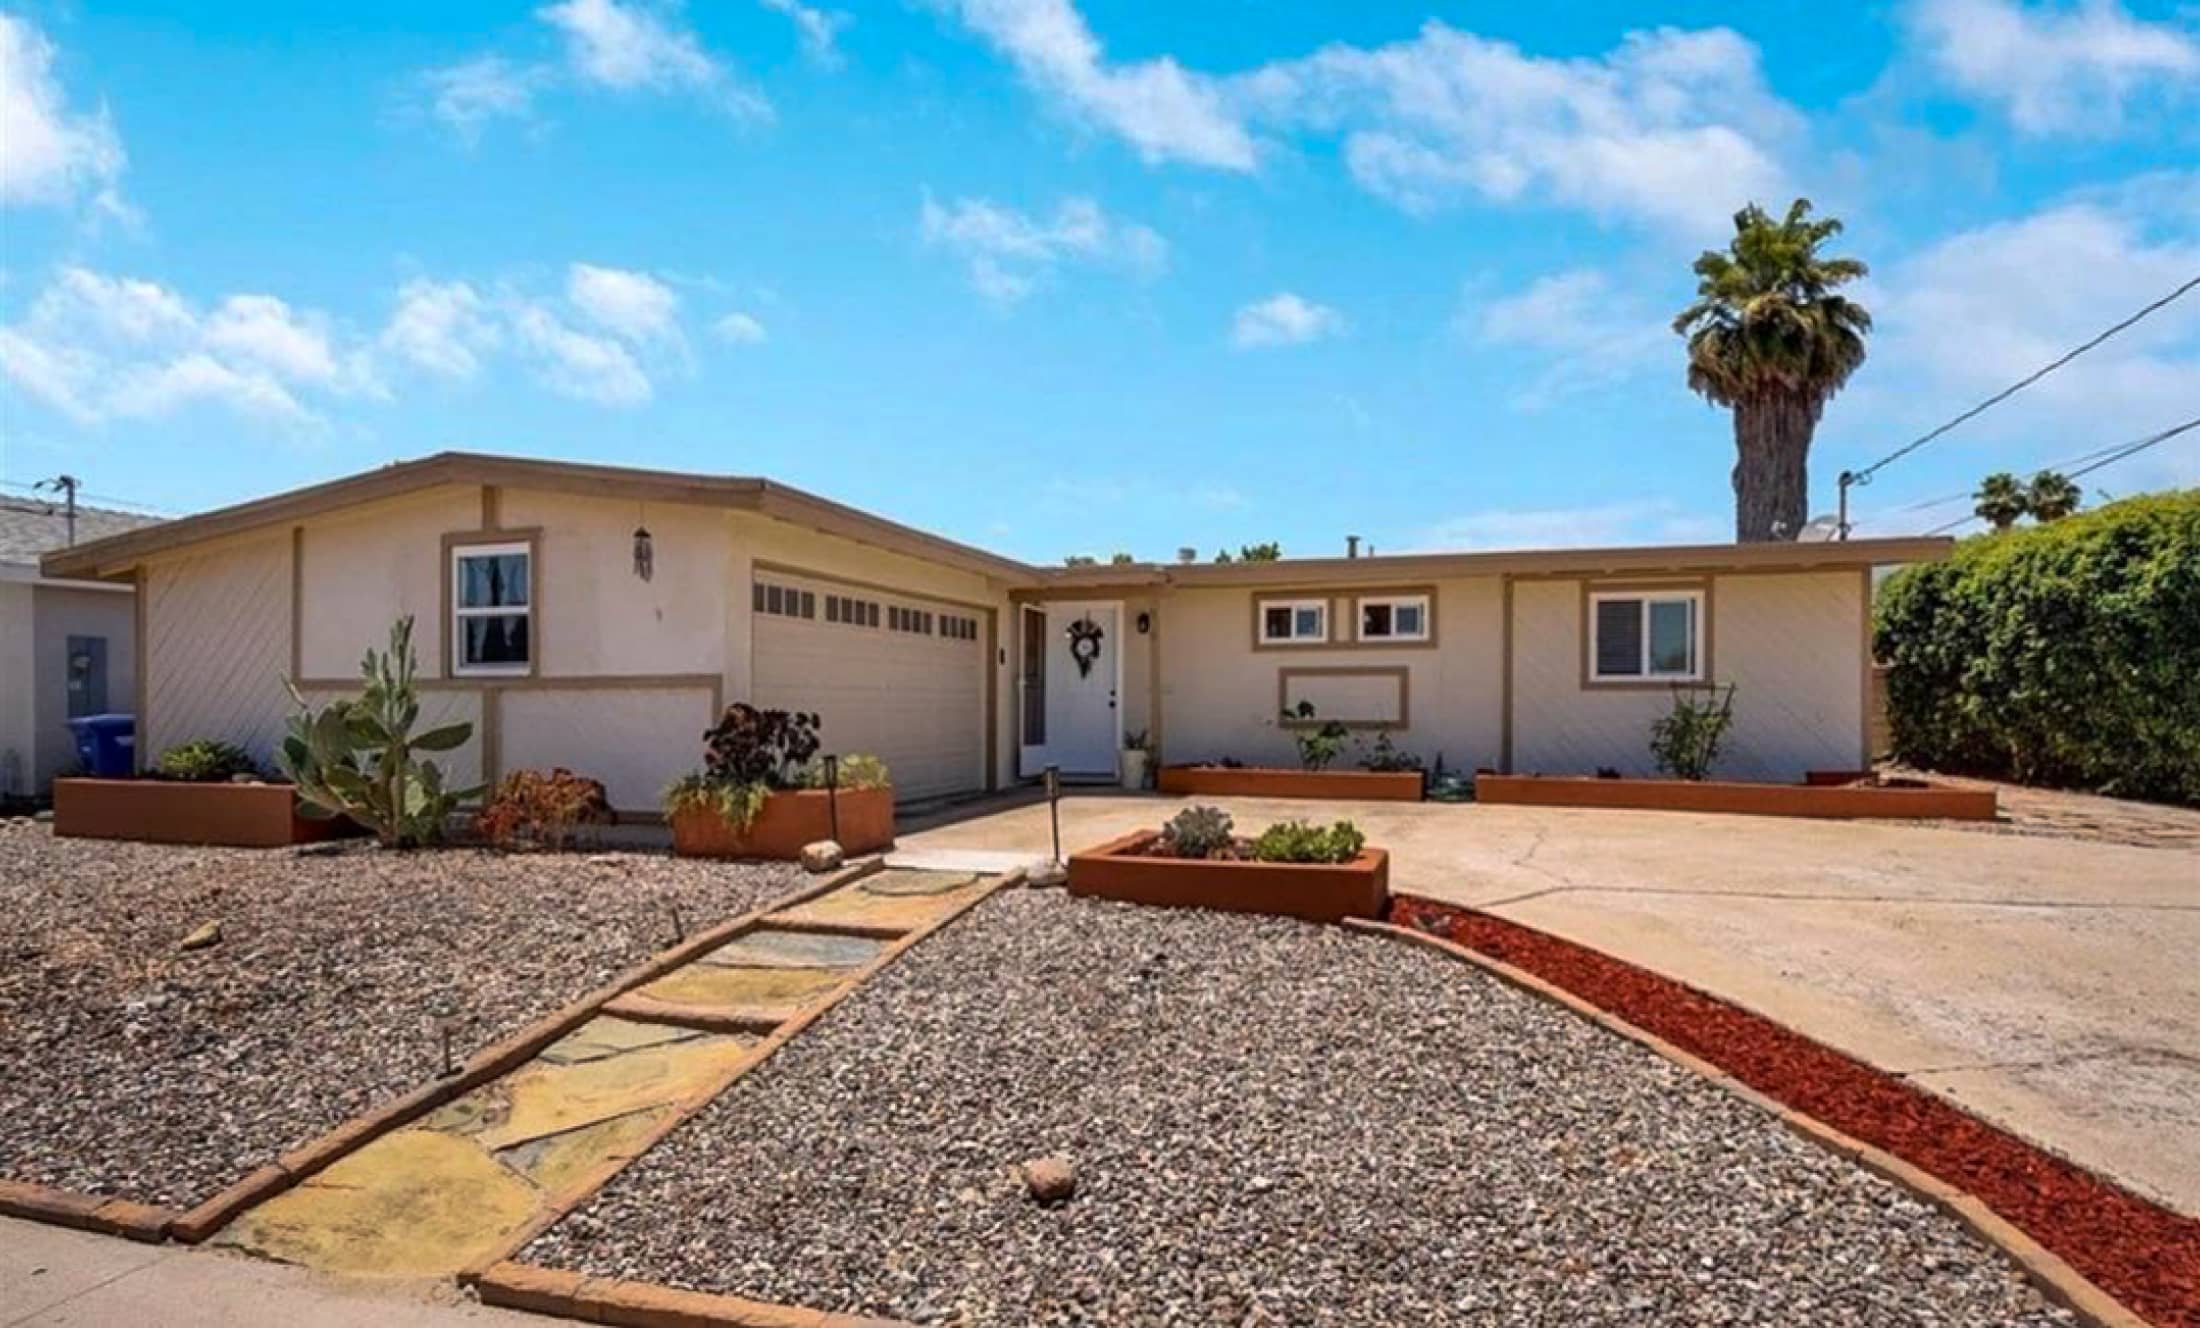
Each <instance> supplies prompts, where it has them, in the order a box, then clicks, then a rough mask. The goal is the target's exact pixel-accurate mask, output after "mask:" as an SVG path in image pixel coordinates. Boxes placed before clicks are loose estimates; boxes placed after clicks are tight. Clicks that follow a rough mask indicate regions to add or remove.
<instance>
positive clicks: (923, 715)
mask: <svg viewBox="0 0 2200 1328" xmlns="http://www.w3.org/2000/svg"><path fill="white" fill-rule="evenodd" d="M751 607H752V610H753V614H754V621H755V652H756V653H755V668H756V688H755V694H756V704H757V705H759V706H763V707H765V708H767V709H784V710H814V711H816V712H817V714H818V716H819V717H820V719H821V720H822V722H823V723H822V730H821V731H822V734H823V737H824V742H825V747H824V750H826V751H828V752H871V753H874V754H876V755H877V756H879V757H881V758H883V759H884V760H885V762H886V765H887V768H888V769H889V770H891V771H892V772H893V778H894V791H895V795H896V797H898V798H899V799H901V800H903V801H907V800H910V799H914V798H932V797H939V796H941V795H943V794H949V793H967V792H970V791H972V790H976V789H982V788H983V787H985V663H986V660H985V639H984V638H985V622H984V619H983V617H982V616H981V615H980V614H979V613H978V612H977V611H976V610H974V609H969V608H965V607H962V606H960V605H955V604H943V603H940V602H938V601H934V600H926V599H920V598H916V597H913V596H906V595H890V594H886V593H883V592H881V591H876V590H869V589H864V588H860V587H855V586H845V585H840V584H837V583H835V582H831V581H819V580H810V579H807V578H803V577H793V576H782V575H779V574H777V573H772V572H761V571H760V572H758V573H757V574H756V584H755V586H754V589H753V593H752V599H751Z"/></svg>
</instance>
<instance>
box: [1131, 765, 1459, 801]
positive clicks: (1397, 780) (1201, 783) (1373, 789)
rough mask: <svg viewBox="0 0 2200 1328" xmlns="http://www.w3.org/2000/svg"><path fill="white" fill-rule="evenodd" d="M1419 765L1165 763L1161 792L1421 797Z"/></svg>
mask: <svg viewBox="0 0 2200 1328" xmlns="http://www.w3.org/2000/svg"><path fill="white" fill-rule="evenodd" d="M1425 782H1426V781H1425V780H1424V779H1423V777H1422V775H1421V773H1420V772H1419V771H1416V770H1406V771H1398V772H1388V773H1382V774H1378V773H1376V772H1375V771H1372V770H1280V769H1275V768H1271V767H1256V766H1240V767H1230V766H1216V765H1165V766H1163V767H1161V791H1162V792H1163V793H1174V794H1178V795H1180V796H1196V797H1230V796H1236V797H1241V798H1325V799H1328V800H1330V801H1332V802H1419V801H1420V800H1421V792H1422V786H1423V784H1424V783H1425Z"/></svg>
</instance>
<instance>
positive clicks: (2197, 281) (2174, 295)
mask: <svg viewBox="0 0 2200 1328" xmlns="http://www.w3.org/2000/svg"><path fill="white" fill-rule="evenodd" d="M2196 287H2200V277H2194V278H2193V279H2192V280H2190V281H2188V282H2186V283H2185V284H2184V285H2182V286H2179V287H2178V288H2177V289H2176V290H2173V291H2171V292H2170V293H2169V294H2167V295H2165V296H2163V297H2162V298H2161V299H2159V300H2156V301H2155V302H2154V303H2152V304H2150V305H2148V306H2146V307H2145V308H2144V309H2141V310H2140V311H2139V312H2137V313H2135V314H2133V315H2132V316H2131V317H2129V318H2126V319H2125V320H2124V321H2122V322H2120V323H2118V324H2116V325H2115V326H2114V327H2112V328H2109V329H2108V330H2107V331H2105V332H2103V333H2101V334H2100V335H2099V336H2097V337H2095V338H2093V339H2092V340H2091V341H2088V342H2086V343H2085V344H2084V345H2082V346H2079V347H2077V348H2076V349H2074V350H2071V351H2069V352H2068V353H2066V354H2064V355H2062V356H2061V357H2059V358H2058V359H2056V360H2054V361H2052V362H2051V363H2049V364H2046V365H2044V366H2042V367H2041V368H2039V369H2036V370H2034V371H2033V372H2032V373H2030V374H2027V375H2026V376H2024V377H2023V378H2020V379H2018V380H2017V381H2016V382H2014V383H2011V384H2010V385H2009V386H2007V387H2005V388H2003V389H2002V390H2001V391H1999V392H1996V393H1995V394H1994V395H1992V396H1990V397H1988V398H1986V399H1985V400H1984V401H1981V402H1979V403H1978V404H1977V405H1975V406H1973V407H1971V408H1970V409H1969V410H1967V411H1964V412H1963V413H1962V414H1961V415H1958V416H1956V417H1955V418H1954V419H1952V420H1950V421H1948V422H1947V423H1946V424H1943V425H1941V426H1940V427H1939V428H1937V429H1934V430H1931V431H1930V432H1928V433H1924V434H1921V435H1919V436H1918V437H1916V438H1913V439H1911V440H1910V441H1909V442H1907V443H1904V444H1903V445H1902V446H1900V447H1898V448H1896V449H1895V450H1894V451H1892V452H1889V453H1888V454H1887V455H1885V456H1883V457H1881V458H1879V460H1877V461H1874V462H1873V463H1871V464H1870V465H1868V466H1866V467H1864V468H1863V469H1862V470H1859V471H1854V472H1851V474H1850V477H1849V479H1850V483H1853V484H1868V483H1870V482H1871V477H1872V475H1873V474H1874V473H1875V472H1877V471H1878V470H1879V469H1880V468H1881V467H1882V466H1885V465H1887V464H1888V463H1889V462H1892V461H1899V460H1900V459H1902V458H1903V457H1906V456H1908V455H1909V454H1910V453H1912V452H1915V451H1916V450H1917V449H1919V448H1921V447H1923V446H1925V444H1927V443H1929V442H1931V441H1933V440H1934V439H1935V438H1938V437H1940V436H1941V435H1942V434H1944V433H1946V432H1948V431H1949V430H1950V429H1953V428H1955V427H1956V426H1957V425H1959V424H1961V423H1963V422H1964V421H1965V420H1968V419H1972V418H1974V417H1976V416H1978V415H1981V414H1983V413H1985V412H1986V411H1987V410H1989V409H1991V408H1992V407H1994V406H1998V405H2000V404H2001V403H2002V402H2004V401H2007V400H2008V399H2009V398H2011V397H2013V396H2015V395H2016V394H2017V393H2019V392H2022V391H2023V390H2024V389H2025V388H2028V387H2030V386H2031V385H2032V384H2034V383H2036V382H2038V381H2040V380H2041V379H2042V378H2045V377H2047V375H2049V374H2051V373H2053V372H2055V371H2056V370H2057V369H2060V368H2062V367H2063V366H2064V365H2066V364H2068V363H2070V362H2071V361H2072V360H2074V359H2077V358H2078V357H2079V356H2080V355H2083V354H2085V353H2086V352H2087V351H2089V350H2091V349H2093V348H2094V347H2095V346H2098V345H2100V344H2101V343H2102V342H2104V341H2106V340H2108V339H2109V338H2110V337H2113V336H2115V335H2116V334H2117V333H2119V332H2121V331H2123V330H2124V329H2125V328H2128V327H2130V326H2131V325H2132V324H2134V323H2136V322H2138V321H2139V320H2140V319H2142V318H2145V317H2146V316H2147V315H2148V314H2151V313H2153V312H2154V311H2155V310H2157V309H2160V308H2162V307H2163V306H2165V305H2167V304H2169V303H2171V302H2172V301H2174V300H2177V299H2179V298H2180V297H2182V296H2184V295H2186V294H2188V293H2189V292H2191V291H2192V290H2193V289H2194V288H2196Z"/></svg>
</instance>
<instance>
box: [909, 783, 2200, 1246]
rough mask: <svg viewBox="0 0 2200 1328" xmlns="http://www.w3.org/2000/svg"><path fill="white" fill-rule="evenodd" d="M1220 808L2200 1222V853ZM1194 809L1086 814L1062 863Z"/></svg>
mask: <svg viewBox="0 0 2200 1328" xmlns="http://www.w3.org/2000/svg"><path fill="white" fill-rule="evenodd" d="M1213 801H1215V802H1217V803H1218V804H1219V805H1221V806H1222V807H1224V808H1225V809H1226V810H1228V811H1229V812H1230V813H1231V814H1232V816H1234V817H1235V818H1236V820H1237V822H1238V824H1239V825H1240V827H1243V828H1248V829H1258V828H1259V827H1261V826H1264V825H1266V824H1268V823H1270V822H1272V821H1275V820H1280V819H1284V818H1287V817H1304V818H1311V819H1323V820H1327V819H1334V818H1337V817H1350V818H1351V819H1352V820H1354V821H1355V822H1357V823H1358V824H1359V825H1360V826H1361V828H1362V829H1364V830H1366V831H1367V832H1368V836H1369V838H1370V840H1372V841H1373V842H1374V843H1377V844H1380V845H1383V846H1385V847H1387V848H1389V849H1390V850H1391V855H1392V866H1391V873H1392V875H1391V886H1392V888H1393V889H1394V890H1402V891H1410V892H1413V893H1416V894H1422V895H1427V896H1430V897H1432V898H1437V899H1443V900H1448V901H1451V902H1454V903H1459V904H1466V905H1470V906H1473V907H1476V908H1481V909H1486V910H1488V911H1490V912H1492V913H1495V914H1497V915H1499V916H1501V917H1505V918H1510V919H1512V920H1514V921H1517V922H1521V923H1524V924H1526V925H1529V926H1533V927H1539V928H1542V929H1543V930H1545V931H1549V932H1553V933H1555V934H1557V935H1560V936H1564V937H1567V938H1568V939H1571V940H1575V941H1579V942H1581V943H1583V944H1586V945H1591V946H1594V947H1596V948H1598V949H1601V950H1604V951H1606V952H1608V953H1611V954H1615V955H1618V956H1620V957H1622V958H1625V959H1628V960H1630V961H1632V962H1634V963H1637V964H1641V965H1643V966H1644V967H1646V968H1650V969H1654V970H1656V971H1658V972H1661V973H1664V974H1667V975H1668V976H1671V977H1674V978H1678V979H1680V980H1682V981H1684V982H1688V983H1690V984H1692V985H1694V986H1697V987H1700V988H1702V989H1704V990H1706V991H1710V992H1713V993H1715V994H1717V995H1719V996H1722V997H1724V998H1726V999H1728V1000H1731V1001H1734V1002H1736V1003H1737V1004H1740V1005H1743V1006H1746V1007H1748V1008H1750V1009H1753V1010H1756V1011H1758V1012H1760V1013H1762V1014H1764V1015H1767V1016H1769V1017H1770V1018H1773V1019H1776V1020H1778V1021H1780V1022H1781V1023H1784V1024H1787V1025H1789V1026H1790V1027H1793V1028H1796V1029H1799V1030H1801V1031H1803V1032H1805V1033H1807V1034H1809V1035H1810V1036H1812V1037H1815V1038H1817V1039H1819V1040H1820V1041H1823V1042H1826V1043H1828V1044H1830V1045H1832V1046H1835V1047H1838V1048H1840V1049H1842V1050H1843V1051H1846V1052H1848V1053H1849V1054H1851V1055H1854V1056H1857V1057H1859V1058H1860V1059H1863V1060H1865V1061H1868V1062H1871V1063H1872V1064H1875V1065H1878V1066H1880V1067H1881V1068H1884V1069H1887V1070H1891V1071H1894V1072H1896V1073H1899V1074H1902V1075H1904V1076H1906V1077H1908V1078H1910V1079H1911V1080H1913V1081H1914V1082H1916V1083H1918V1084H1920V1085H1922V1086H1924V1087H1926V1088H1929V1089H1931V1090H1932V1091H1934V1092H1936V1093H1939V1094H1941V1095H1943V1096H1945V1097H1947V1098H1949V1099H1950V1100H1952V1101H1955V1102H1957V1103H1960V1104H1962V1105H1963V1106H1965V1107H1967V1108H1969V1109H1970V1110H1972V1111H1974V1112H1977V1113H1978V1114H1980V1115H1982V1116H1985V1117H1986V1118H1988V1119H1990V1120H1993V1121H1995V1122H1997V1123H1998V1124H2001V1125H2003V1126H2004V1127H2006V1128H2009V1129H2011V1130H2013V1131H2015V1132H2017V1133H2019V1134H2022V1135H2024V1136H2026V1137H2027V1138H2030V1139H2032V1140H2034V1141H2036V1142H2038V1143H2040V1144H2042V1145H2045V1146H2046V1147H2048V1148H2051V1149H2054V1150H2056V1151H2058V1152H2060V1153H2062V1154H2064V1155H2065V1156H2067V1157H2070V1158H2072V1159H2074V1160H2075V1161H2077V1162H2079V1163H2080V1164H2082V1165H2084V1166H2087V1167H2090V1168H2093V1169H2094V1170H2097V1171H2100V1172H2103V1173H2105V1174H2108V1175H2110V1176H2114V1177H2116V1178H2117V1179H2119V1180H2121V1181H2122V1182H2124V1183H2125V1184H2126V1185H2129V1186H2130V1187H2132V1188H2133V1189H2135V1190H2138V1191H2139V1192H2141V1193H2144V1194H2147V1195H2150V1196H2151V1197H2154V1198H2157V1199H2160V1200H2162V1201H2164V1202H2167V1203H2169V1204H2170V1205H2172V1206H2174V1207H2176V1208H2179V1209H2181V1210H2183V1211H2184V1212H2187V1213H2192V1214H2200V850H2196V849H2194V848H2191V847H2139V846H2134V845H2129V844H2119V843H2104V842H2097V841H2094V840H2088V839H2078V838H2050V837H2041V836H2038V835H2019V834H2007V833H1991V832H1987V831H1981V830H1958V829H1948V828H1940V827H1931V826H1917V825H1900V824H1893V823H1886V822H1835V821H1803V820H1782V819H1774V818H1764V817H1739V816H1698V815H1686V814H1678V813H1664V812H1617V811H1611V812H1608V811H1576V810H1564V809H1556V808H1533V807H1480V806H1444V805H1438V804H1401V803H1326V802H1320V803H1317V802H1286V801H1278V800H1272V799H1254V798H1242V799H1241V798H1225V799H1215V800H1213ZM1180 805H1183V801H1182V800H1178V799H1170V798H1158V797H1134V796H1129V795H1119V794H1117V795H1085V796H1074V797H1070V798H1067V799H1065V801H1064V803H1063V806H1062V834H1063V842H1064V845H1065V849H1066V850H1074V849H1077V848H1082V847H1087V846H1089V845H1092V844H1095V843H1098V842H1100V841H1102V840H1105V839H1108V838H1110V837H1112V836H1115V835H1117V834H1121V833H1124V832H1126V831H1129V830H1133V829H1137V828H1139V827H1142V826H1155V825H1158V824H1159V823H1160V822H1161V821H1162V820H1164V819H1165V818H1166V817H1167V816H1168V815H1169V814H1171V812H1172V811H1173V810H1174V808H1176V807H1177V806H1180ZM2171 815H2173V816H2174V815H2178V814H2177V813H2171ZM901 844H902V847H903V848H904V849H925V848H965V849H969V848H983V849H993V850H1010V851H1017V852H1029V853H1036V854H1039V855H1042V856H1043V855H1044V853H1045V851H1046V848H1047V844H1048V832H1047V815H1046V808H1045V807H1044V806H1043V805H1022V806H1014V807H1009V808H1007V809H1004V810H991V811H987V810H983V809H981V810H979V811H978V812H976V813H971V814H965V815H964V816H963V817H962V818H961V819H957V820H953V821H950V822H947V823H944V824H936V825H933V826H931V827H930V828H920V829H918V830H916V831H915V832H913V833H907V834H904V835H903V836H902V839H901Z"/></svg>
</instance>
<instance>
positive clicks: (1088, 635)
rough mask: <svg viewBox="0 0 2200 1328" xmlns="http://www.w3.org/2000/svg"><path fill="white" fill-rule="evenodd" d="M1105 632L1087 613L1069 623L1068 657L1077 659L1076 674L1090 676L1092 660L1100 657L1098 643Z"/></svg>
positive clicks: (1105, 637)
mask: <svg viewBox="0 0 2200 1328" xmlns="http://www.w3.org/2000/svg"><path fill="white" fill-rule="evenodd" d="M1105 639H1107V633H1106V632H1103V631H1101V630H1100V624H1098V623H1096V622H1094V621H1093V620H1092V618H1091V617H1090V616H1089V615H1088V616H1086V617H1083V618H1079V619H1078V620H1077V621H1076V622H1073V623H1071V624H1070V625H1069V657H1070V658H1071V659H1074V660H1076V661H1077V676H1078V677H1080V678H1089V677H1091V676H1092V666H1093V663H1094V661H1096V660H1098V659H1099V658H1100V643H1101V642H1102V641H1103V640H1105Z"/></svg>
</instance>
